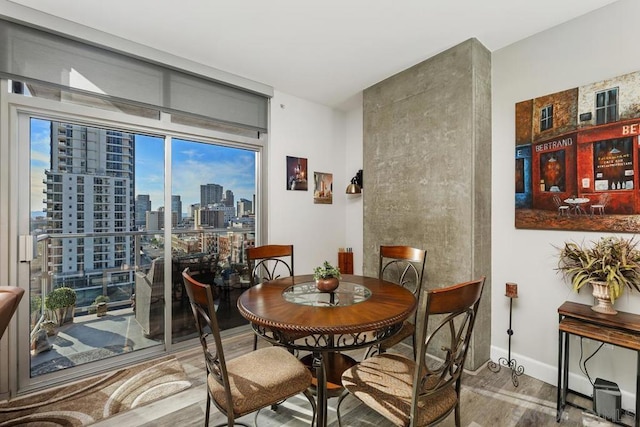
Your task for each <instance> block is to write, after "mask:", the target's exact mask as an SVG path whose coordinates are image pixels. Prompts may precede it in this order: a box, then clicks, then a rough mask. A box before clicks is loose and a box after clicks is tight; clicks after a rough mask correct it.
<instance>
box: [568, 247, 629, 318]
mask: <svg viewBox="0 0 640 427" xmlns="http://www.w3.org/2000/svg"><path fill="white" fill-rule="evenodd" d="M637 246H638V242H637V241H635V240H634V239H633V238H631V239H625V238H622V237H602V238H600V240H597V241H592V242H589V243H582V244H577V243H575V242H565V244H564V246H563V247H561V248H560V251H559V252H560V253H559V257H558V268H557V270H558V271H560V272H561V273H562V274H563V276H564V277H565V279H567V280H568V281H569V282H570V283H571V285H572V287H573V290H574V291H576V292H578V291H580V289H581V288H582V287H583V286H584V285H586V284H590V285H591V286H592V288H593V296H594V298H595V299H596V301H597V304H595V305H594V306H593V307H591V308H592V310H594V311H597V312H599V313H605V314H616V313H617V311H616V310H615V309H614V308H613V303H614V302H615V300H616V299H617V298H618V297H620V295H622V292H623V290H625V289H628V290H629V291H633V290H635V291H638V292H640V250H638V249H637Z"/></svg>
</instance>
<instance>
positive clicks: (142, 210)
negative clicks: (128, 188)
mask: <svg viewBox="0 0 640 427" xmlns="http://www.w3.org/2000/svg"><path fill="white" fill-rule="evenodd" d="M150 210H151V198H150V197H149V195H148V194H138V195H137V196H136V228H140V227H146V226H147V223H146V216H147V215H146V214H147V212H148V211H150Z"/></svg>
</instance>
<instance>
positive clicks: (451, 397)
mask: <svg viewBox="0 0 640 427" xmlns="http://www.w3.org/2000/svg"><path fill="white" fill-rule="evenodd" d="M414 371H415V362H414V361H413V360H411V359H408V358H406V357H404V356H401V355H398V354H391V353H384V354H381V355H378V356H374V357H371V358H368V359H365V360H363V361H362V362H360V363H359V364H357V365H355V366H354V367H352V368H350V369H348V370H346V371H345V372H344V373H343V374H342V385H343V386H344V387H345V388H346V389H347V390H349V392H350V393H352V394H353V395H354V396H356V397H357V398H358V399H360V400H361V401H362V402H363V403H365V404H366V405H367V406H369V407H370V408H372V409H374V410H375V411H376V412H378V413H379V414H381V415H383V416H384V417H385V418H387V419H388V420H390V421H391V422H393V423H394V424H395V425H398V426H408V425H409V421H410V417H411V398H412V390H413V374H414ZM426 386H427V387H429V384H427V385H426ZM457 401H458V400H457V397H456V392H455V389H454V388H453V386H450V387H445V388H443V389H441V390H440V391H439V392H438V393H434V394H430V395H427V396H424V397H421V398H420V401H419V402H418V407H419V410H418V420H416V422H415V423H414V425H416V426H424V425H429V424H431V423H433V422H434V421H436V420H439V419H440V418H442V417H443V416H446V415H447V414H449V413H450V412H451V410H453V409H454V408H455V406H456V403H457Z"/></svg>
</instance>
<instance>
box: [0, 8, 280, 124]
mask: <svg viewBox="0 0 640 427" xmlns="http://www.w3.org/2000/svg"><path fill="white" fill-rule="evenodd" d="M0 74H2V76H3V77H6V78H10V79H14V80H26V81H29V80H33V81H38V82H44V83H49V84H52V85H56V86H58V87H64V88H70V89H77V90H82V91H88V92H92V93H97V94H100V95H103V96H111V97H115V98H119V99H124V100H130V101H132V102H135V103H142V104H146V105H151V106H156V107H159V108H160V109H167V110H174V111H181V112H185V113H191V114H195V115H198V116H204V117H209V118H211V119H213V120H216V121H221V122H224V123H231V124H235V125H239V126H243V127H249V128H252V129H256V130H259V131H263V132H266V131H267V111H268V103H269V99H268V97H267V96H265V95H263V94H256V93H254V92H250V91H247V90H243V89H241V88H237V87H233V86H229V85H225V84H224V83H221V82H218V81H215V80H212V79H208V78H206V77H203V76H198V75H194V74H190V73H188V72H185V71H181V70H176V69H173V68H171V67H170V66H166V65H159V64H156V63H152V62H149V61H145V60H142V59H138V58H134V57H132V56H129V55H126V54H123V53H119V52H114V51H111V50H109V49H107V48H103V47H97V46H93V45H90V44H87V43H82V42H79V41H76V40H72V39H70V38H66V37H63V36H59V35H56V34H52V33H49V32H46V31H43V30H39V29H35V28H31V27H27V26H24V25H20V24H17V23H14V22H10V21H6V20H1V19H0Z"/></svg>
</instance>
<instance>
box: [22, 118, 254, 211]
mask: <svg viewBox="0 0 640 427" xmlns="http://www.w3.org/2000/svg"><path fill="white" fill-rule="evenodd" d="M50 143H51V137H50V130H49V121H47V120H39V119H32V120H31V211H38V212H42V208H43V207H44V205H43V203H42V200H43V199H44V198H45V195H44V194H43V192H42V190H43V188H44V184H43V182H42V181H43V179H44V170H45V169H48V168H49V167H50V165H49V162H50V154H49V153H50ZM164 151H165V150H164V139H163V137H158V136H148V135H136V157H135V168H136V188H135V193H136V195H137V194H149V196H150V198H151V208H152V209H153V210H157V209H158V208H159V207H160V206H164V201H163V192H164ZM171 151H172V153H171V155H172V181H173V184H172V191H171V193H172V194H173V195H180V197H181V200H182V210H183V212H184V213H186V212H187V210H188V207H189V205H190V204H193V203H200V185H201V184H219V185H222V187H223V189H224V190H225V191H226V190H231V191H233V195H234V198H235V201H236V202H237V201H238V200H240V199H241V198H245V199H248V200H252V199H253V195H254V193H255V162H256V154H255V153H254V152H253V151H248V150H241V149H237V148H229V147H223V146H217V145H211V144H205V143H197V142H190V141H185V140H179V139H174V140H173V141H172V146H171Z"/></svg>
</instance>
